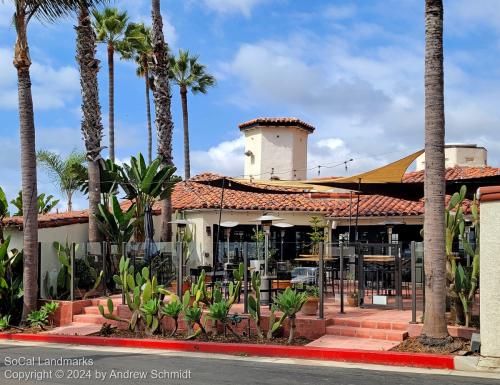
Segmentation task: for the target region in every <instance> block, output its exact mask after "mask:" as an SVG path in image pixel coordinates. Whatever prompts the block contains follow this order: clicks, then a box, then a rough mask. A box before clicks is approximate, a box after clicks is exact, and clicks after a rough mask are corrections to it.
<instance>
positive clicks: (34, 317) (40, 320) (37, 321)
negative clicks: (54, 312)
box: [26, 310, 49, 330]
mask: <svg viewBox="0 0 500 385" xmlns="http://www.w3.org/2000/svg"><path fill="white" fill-rule="evenodd" d="M26 319H27V321H28V322H29V323H30V325H31V327H38V328H40V329H42V330H45V328H44V326H46V325H47V324H48V323H49V316H48V314H47V313H46V312H45V311H43V310H33V311H32V312H31V313H29V314H28V317H27V318H26Z"/></svg>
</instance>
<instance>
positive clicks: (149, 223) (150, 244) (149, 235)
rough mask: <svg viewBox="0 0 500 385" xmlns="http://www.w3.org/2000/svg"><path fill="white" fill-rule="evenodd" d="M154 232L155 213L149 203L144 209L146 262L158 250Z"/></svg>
mask: <svg viewBox="0 0 500 385" xmlns="http://www.w3.org/2000/svg"><path fill="white" fill-rule="evenodd" d="M154 234H155V229H154V225H153V213H152V211H151V206H150V205H149V204H147V205H146V207H145V209H144V235H145V239H144V262H146V263H149V262H150V260H151V258H152V257H154V256H155V255H156V253H157V251H158V249H157V248H156V244H155V241H154V240H153V236H154Z"/></svg>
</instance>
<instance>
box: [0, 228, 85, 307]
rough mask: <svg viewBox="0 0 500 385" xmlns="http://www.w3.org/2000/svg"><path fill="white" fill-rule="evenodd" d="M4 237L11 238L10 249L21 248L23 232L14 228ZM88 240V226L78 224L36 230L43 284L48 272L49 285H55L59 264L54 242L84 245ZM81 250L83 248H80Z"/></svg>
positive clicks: (43, 295) (42, 294) (9, 229)
mask: <svg viewBox="0 0 500 385" xmlns="http://www.w3.org/2000/svg"><path fill="white" fill-rule="evenodd" d="M5 235H6V236H10V237H11V241H10V245H9V246H10V248H16V249H22V248H23V232H22V231H20V230H17V229H14V228H8V229H6V230H5ZM87 240H88V224H87V223H78V224H73V225H69V226H60V227H49V228H41V229H38V241H39V242H40V243H41V245H40V247H41V250H40V251H41V256H42V257H41V261H40V273H41V274H40V277H41V280H42V283H43V279H44V277H45V274H46V273H47V272H49V277H51V284H52V285H55V280H56V277H57V273H58V272H59V269H60V263H59V260H58V258H57V251H56V249H55V248H54V246H53V243H54V242H55V241H58V242H60V243H62V244H65V243H66V241H68V243H70V244H71V243H85V242H87ZM80 248H83V246H80ZM41 296H42V298H44V297H45V291H44V288H43V284H42V292H41Z"/></svg>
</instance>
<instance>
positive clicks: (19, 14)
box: [13, 0, 98, 322]
mask: <svg viewBox="0 0 500 385" xmlns="http://www.w3.org/2000/svg"><path fill="white" fill-rule="evenodd" d="M97 2H98V1H97V0H96V1H93V0H64V1H60V0H14V6H15V13H14V18H13V19H14V25H15V28H16V33H17V38H16V43H15V49H14V61H13V63H14V67H15V68H16V70H17V80H18V82H17V83H18V99H19V130H20V136H21V178H22V190H23V206H24V207H25V210H24V212H23V283H24V299H23V315H22V320H23V322H24V321H25V320H26V317H27V315H28V314H29V313H30V312H31V311H32V310H35V309H36V301H37V296H38V295H37V294H38V287H37V286H38V285H37V277H38V221H37V216H38V209H37V179H36V150H35V119H34V113H33V97H32V92H31V76H30V66H31V58H30V53H29V44H28V24H29V21H30V20H32V19H33V18H37V19H41V20H45V21H47V22H53V21H55V20H56V19H57V18H59V17H61V16H63V15H65V14H67V13H69V12H71V11H73V10H75V9H77V8H78V6H79V5H80V4H85V5H88V6H90V5H93V4H94V3H97Z"/></svg>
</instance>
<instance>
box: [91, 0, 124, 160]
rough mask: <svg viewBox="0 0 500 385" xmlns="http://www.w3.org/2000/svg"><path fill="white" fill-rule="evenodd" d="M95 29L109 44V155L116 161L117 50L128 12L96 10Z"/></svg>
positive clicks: (101, 38) (98, 35) (122, 35)
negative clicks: (115, 57)
mask: <svg viewBox="0 0 500 385" xmlns="http://www.w3.org/2000/svg"><path fill="white" fill-rule="evenodd" d="M92 15H93V16H94V29H95V32H96V35H97V41H98V42H99V43H104V44H106V46H107V52H108V75H109V83H108V86H109V94H108V102H109V157H110V159H111V160H112V161H113V162H114V161H115V65H114V56H115V50H116V48H117V46H118V45H119V44H120V42H121V41H122V40H123V37H124V34H125V30H126V29H127V23H128V15H127V12H125V11H124V12H120V11H119V10H118V9H117V8H104V10H103V11H102V12H99V11H98V10H94V11H93V12H92Z"/></svg>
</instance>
